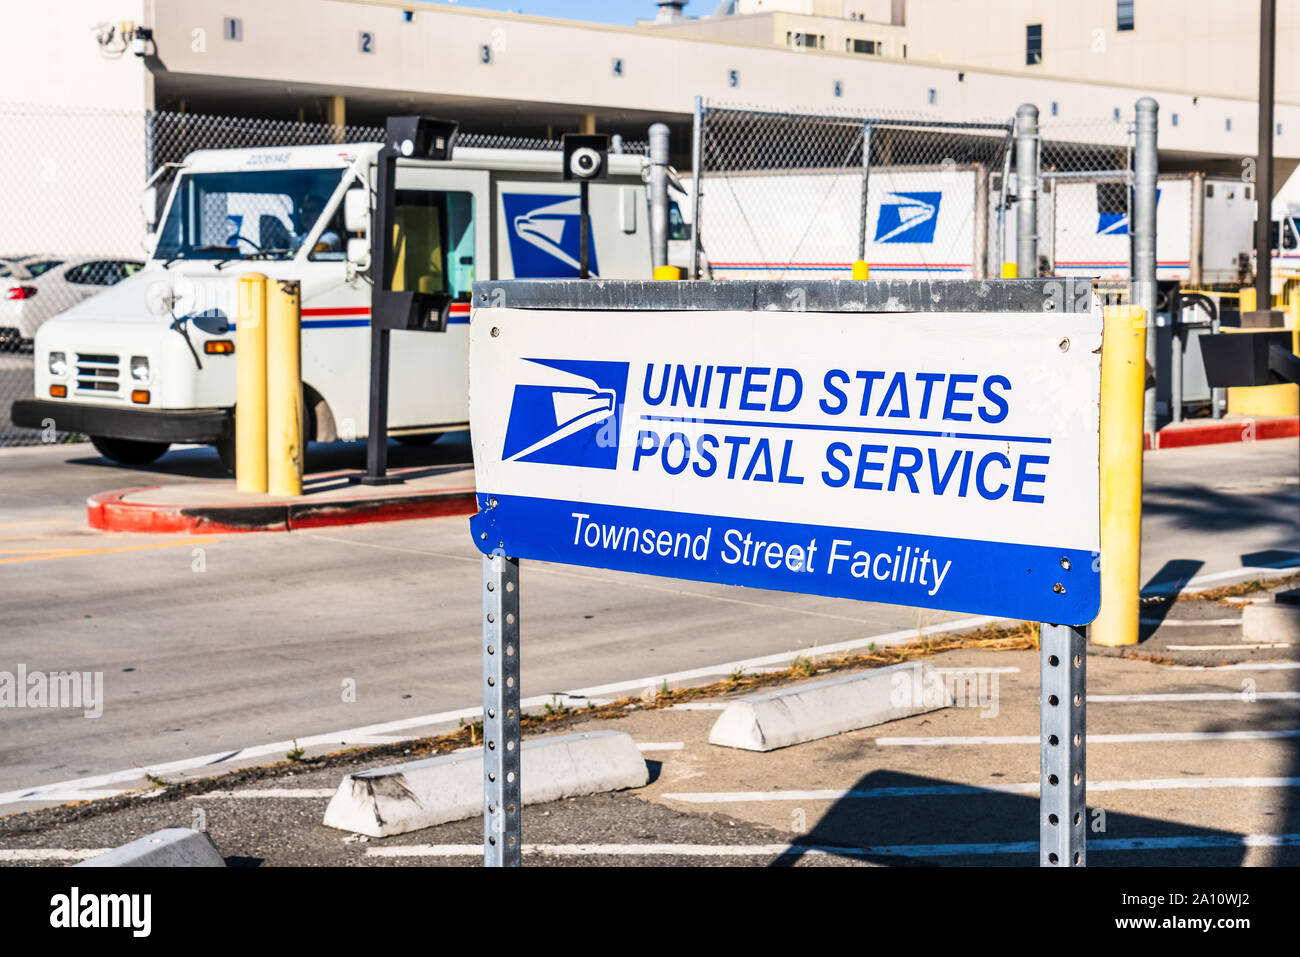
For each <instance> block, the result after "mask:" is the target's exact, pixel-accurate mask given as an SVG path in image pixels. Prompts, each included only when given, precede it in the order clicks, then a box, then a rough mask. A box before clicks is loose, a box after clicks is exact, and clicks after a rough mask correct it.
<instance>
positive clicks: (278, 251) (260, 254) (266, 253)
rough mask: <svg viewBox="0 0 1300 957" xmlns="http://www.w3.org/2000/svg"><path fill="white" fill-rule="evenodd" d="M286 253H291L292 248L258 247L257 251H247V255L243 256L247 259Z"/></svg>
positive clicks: (267, 257) (268, 257)
mask: <svg viewBox="0 0 1300 957" xmlns="http://www.w3.org/2000/svg"><path fill="white" fill-rule="evenodd" d="M286 253H287V254H292V253H293V250H292V249H259V250H258V251H257V252H255V253H249V254H248V255H247V256H245V257H243V258H244V259H247V260H253V259H272V258H274V257H276V256H280V255H284V254H286Z"/></svg>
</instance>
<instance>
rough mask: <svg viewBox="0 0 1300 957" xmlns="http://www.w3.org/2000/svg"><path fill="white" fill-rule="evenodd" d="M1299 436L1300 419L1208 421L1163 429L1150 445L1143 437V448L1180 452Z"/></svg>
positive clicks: (1150, 440) (1150, 438)
mask: <svg viewBox="0 0 1300 957" xmlns="http://www.w3.org/2000/svg"><path fill="white" fill-rule="evenodd" d="M1297 435H1300V417H1287V418H1277V419H1233V420H1232V421H1229V422H1223V421H1218V422H1207V423H1205V424H1204V425H1179V426H1172V427H1169V428H1166V429H1162V430H1161V431H1159V432H1157V433H1156V435H1155V441H1154V442H1152V437H1151V433H1150V432H1148V433H1147V434H1146V436H1145V442H1144V445H1143V447H1144V448H1146V449H1150V448H1152V447H1154V448H1157V449H1181V448H1187V447H1188V446H1193V445H1224V444H1228V443H1232V442H1255V441H1258V440H1260V439H1289V438H1294V437H1295V436H1297Z"/></svg>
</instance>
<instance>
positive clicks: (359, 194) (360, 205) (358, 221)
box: [343, 186, 370, 259]
mask: <svg viewBox="0 0 1300 957" xmlns="http://www.w3.org/2000/svg"><path fill="white" fill-rule="evenodd" d="M369 227H370V191H369V190H368V189H366V188H365V187H364V186H359V187H353V188H352V189H350V190H348V191H347V192H346V193H344V194H343V228H344V229H346V230H347V231H348V232H349V233H360V234H361V235H362V236H364V235H366V233H367V231H368V230H369ZM348 258H349V259H350V258H352V257H351V253H349V255H348Z"/></svg>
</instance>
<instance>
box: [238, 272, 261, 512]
mask: <svg viewBox="0 0 1300 957" xmlns="http://www.w3.org/2000/svg"><path fill="white" fill-rule="evenodd" d="M235 333H236V336H235V360H236V361H235V382H236V388H235V396H236V398H235V488H237V489H238V490H239V491H241V492H265V491H266V277H265V276H264V275H262V274H261V273H258V272H251V273H246V274H245V275H243V276H240V277H239V314H238V317H237V319H236V322H235Z"/></svg>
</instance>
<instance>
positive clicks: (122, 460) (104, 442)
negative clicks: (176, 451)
mask: <svg viewBox="0 0 1300 957" xmlns="http://www.w3.org/2000/svg"><path fill="white" fill-rule="evenodd" d="M90 444H91V445H93V446H94V447H95V451H96V452H98V453H99V454H100V455H102V456H104V458H106V459H111V460H113V461H114V462H117V463H118V464H119V465H148V464H149V463H150V462H153V461H155V460H156V459H157V458H158V457H159V456H161V455H162V454H163V453H164V452H166V451H167V450H168V449H169V448H171V443H170V442H139V441H136V440H135V439H113V438H109V437H108V436H106V435H92V436H91V437H90Z"/></svg>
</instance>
